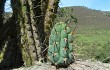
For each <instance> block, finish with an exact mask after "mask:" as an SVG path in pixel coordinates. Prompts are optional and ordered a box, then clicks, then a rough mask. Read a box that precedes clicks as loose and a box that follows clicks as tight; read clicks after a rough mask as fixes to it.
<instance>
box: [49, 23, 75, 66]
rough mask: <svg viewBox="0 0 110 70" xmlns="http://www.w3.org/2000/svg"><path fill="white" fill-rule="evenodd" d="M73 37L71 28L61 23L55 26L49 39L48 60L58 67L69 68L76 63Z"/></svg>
mask: <svg viewBox="0 0 110 70" xmlns="http://www.w3.org/2000/svg"><path fill="white" fill-rule="evenodd" d="M72 39H73V37H72V31H71V29H70V27H69V26H68V25H67V24H66V23H64V22H59V23H56V24H55V25H54V26H53V29H52V30H51V35H50V37H49V48H48V60H49V61H50V62H51V63H52V64H54V65H56V66H68V65H70V64H71V63H73V62H74V56H73V45H72V43H73V40H72Z"/></svg>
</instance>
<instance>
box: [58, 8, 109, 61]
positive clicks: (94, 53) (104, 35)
mask: <svg viewBox="0 0 110 70" xmlns="http://www.w3.org/2000/svg"><path fill="white" fill-rule="evenodd" d="M60 12H62V13H63V14H62V16H59V15H60V14H59V15H58V17H57V18H58V21H65V20H67V19H69V18H70V16H71V15H73V16H75V17H76V18H77V19H78V26H77V29H76V34H75V35H74V37H77V38H76V39H75V42H74V44H76V45H77V47H76V48H75V54H76V56H77V58H79V59H91V58H93V59H97V60H100V61H103V62H105V60H106V59H107V58H109V57H110V36H109V35H110V17H109V16H107V15H108V14H109V13H110V12H105V11H100V10H93V9H89V8H87V7H82V6H73V7H64V8H61V9H60ZM70 26H71V27H72V28H74V22H71V23H70Z"/></svg>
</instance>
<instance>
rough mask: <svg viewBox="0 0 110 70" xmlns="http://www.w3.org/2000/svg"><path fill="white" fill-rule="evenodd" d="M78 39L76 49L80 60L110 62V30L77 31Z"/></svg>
mask: <svg viewBox="0 0 110 70" xmlns="http://www.w3.org/2000/svg"><path fill="white" fill-rule="evenodd" d="M77 32H78V34H75V35H76V36H77V39H76V40H75V41H74V43H75V44H77V45H78V48H75V53H77V56H76V57H78V58H81V59H85V60H87V59H92V58H93V59H96V60H99V61H102V62H110V61H108V58H109V57H110V37H109V35H110V30H106V29H103V30H93V29H92V30H90V29H88V28H87V29H86V30H84V29H83V28H82V30H81V31H80V30H79V31H77Z"/></svg>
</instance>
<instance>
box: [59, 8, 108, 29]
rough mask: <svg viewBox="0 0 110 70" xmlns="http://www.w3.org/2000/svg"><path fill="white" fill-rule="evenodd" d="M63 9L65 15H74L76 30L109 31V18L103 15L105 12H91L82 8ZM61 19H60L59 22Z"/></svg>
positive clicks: (91, 10)
mask: <svg viewBox="0 0 110 70" xmlns="http://www.w3.org/2000/svg"><path fill="white" fill-rule="evenodd" d="M63 9H65V13H66V14H70V15H71V14H72V15H75V17H76V18H77V19H78V29H80V28H81V29H82V28H89V29H110V17H108V16H107V15H106V14H104V13H105V12H103V11H99V10H93V9H89V8H87V7H83V6H72V7H64V8H63ZM107 13H108V12H107ZM63 18H64V17H60V20H61V19H63ZM68 18H69V17H67V18H66V19H68ZM63 20H65V19H63ZM71 24H72V23H71Z"/></svg>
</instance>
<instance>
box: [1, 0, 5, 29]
mask: <svg viewBox="0 0 110 70" xmlns="http://www.w3.org/2000/svg"><path fill="white" fill-rule="evenodd" d="M5 2H6V0H0V29H1V27H2V25H3V20H4V17H3V13H4V5H5Z"/></svg>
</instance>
